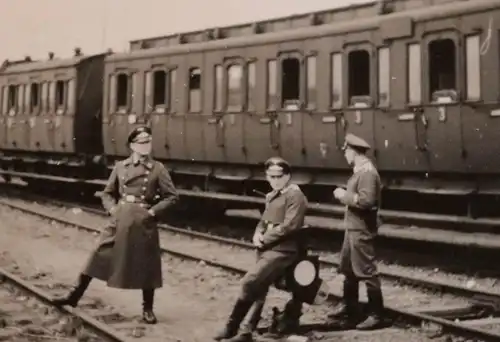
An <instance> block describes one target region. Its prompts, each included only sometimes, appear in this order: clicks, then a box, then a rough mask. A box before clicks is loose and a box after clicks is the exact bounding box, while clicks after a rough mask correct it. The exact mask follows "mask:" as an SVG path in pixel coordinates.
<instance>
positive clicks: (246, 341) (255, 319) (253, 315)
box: [230, 300, 266, 342]
mask: <svg viewBox="0 0 500 342" xmlns="http://www.w3.org/2000/svg"><path fill="white" fill-rule="evenodd" d="M265 303H266V302H265V300H259V301H257V302H255V303H254V304H253V305H252V307H251V308H250V314H249V319H248V321H247V322H246V323H245V324H244V325H243V328H242V329H241V332H240V333H239V334H238V335H237V336H235V337H234V338H232V339H231V340H230V341H231V342H250V341H253V332H254V331H256V330H257V326H258V325H259V322H260V319H261V317H262V311H263V310H264V304H265Z"/></svg>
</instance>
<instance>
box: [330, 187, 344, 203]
mask: <svg viewBox="0 0 500 342" xmlns="http://www.w3.org/2000/svg"><path fill="white" fill-rule="evenodd" d="M345 193H346V191H345V190H344V189H342V188H336V189H335V190H334V191H333V196H334V197H335V198H336V199H338V200H339V199H341V198H342V197H344V196H345Z"/></svg>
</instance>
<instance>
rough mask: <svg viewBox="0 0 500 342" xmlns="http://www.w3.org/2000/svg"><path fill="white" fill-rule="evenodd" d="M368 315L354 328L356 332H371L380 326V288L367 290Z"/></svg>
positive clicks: (381, 306)
mask: <svg viewBox="0 0 500 342" xmlns="http://www.w3.org/2000/svg"><path fill="white" fill-rule="evenodd" d="M367 294H368V309H369V312H370V313H369V315H368V317H367V318H366V320H364V321H363V322H361V323H359V324H358V325H357V326H356V329H358V330H373V329H377V328H379V327H381V326H382V324H383V311H384V299H383V296H382V291H381V290H380V288H367Z"/></svg>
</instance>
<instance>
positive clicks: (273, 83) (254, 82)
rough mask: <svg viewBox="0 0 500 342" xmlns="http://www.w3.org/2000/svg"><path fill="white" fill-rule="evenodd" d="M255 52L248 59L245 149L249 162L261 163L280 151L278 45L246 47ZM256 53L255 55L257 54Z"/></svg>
mask: <svg viewBox="0 0 500 342" xmlns="http://www.w3.org/2000/svg"><path fill="white" fill-rule="evenodd" d="M246 51H247V52H246V55H247V56H253V57H255V59H251V60H250V61H249V62H248V63H247V74H248V81H247V87H248V89H249V90H251V91H249V95H250V94H251V98H250V97H249V98H248V100H247V108H246V109H247V111H246V114H245V116H244V122H243V126H244V149H245V154H246V158H247V162H248V163H251V164H259V163H262V162H264V161H265V160H266V159H267V158H269V157H271V156H273V155H279V153H280V151H279V148H280V144H279V123H278V120H277V115H276V114H277V111H276V110H277V103H278V102H277V94H278V92H277V80H278V74H277V64H278V62H277V60H276V54H277V51H278V50H277V47H276V46H275V45H268V46H266V45H264V46H259V47H251V48H247V50H246ZM253 57H252V58H253Z"/></svg>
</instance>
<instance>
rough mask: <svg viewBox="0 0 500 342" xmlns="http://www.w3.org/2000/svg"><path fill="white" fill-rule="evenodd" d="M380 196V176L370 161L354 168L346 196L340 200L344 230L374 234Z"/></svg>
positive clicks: (376, 226) (376, 225)
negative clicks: (343, 212) (342, 206)
mask: <svg viewBox="0 0 500 342" xmlns="http://www.w3.org/2000/svg"><path fill="white" fill-rule="evenodd" d="M380 196H381V182H380V176H379V174H378V172H377V169H376V168H375V167H374V166H373V164H372V163H371V161H370V160H368V159H366V160H365V161H364V163H362V164H360V165H358V166H357V167H355V168H354V172H353V175H352V176H351V177H350V178H349V180H348V182H347V187H346V194H345V196H344V197H343V198H342V199H341V200H340V201H341V202H342V203H343V204H345V205H346V212H345V216H344V225H345V229H346V230H364V231H367V232H372V233H375V232H376V230H377V228H378V223H377V221H378V220H377V218H378V207H379V206H380Z"/></svg>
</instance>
